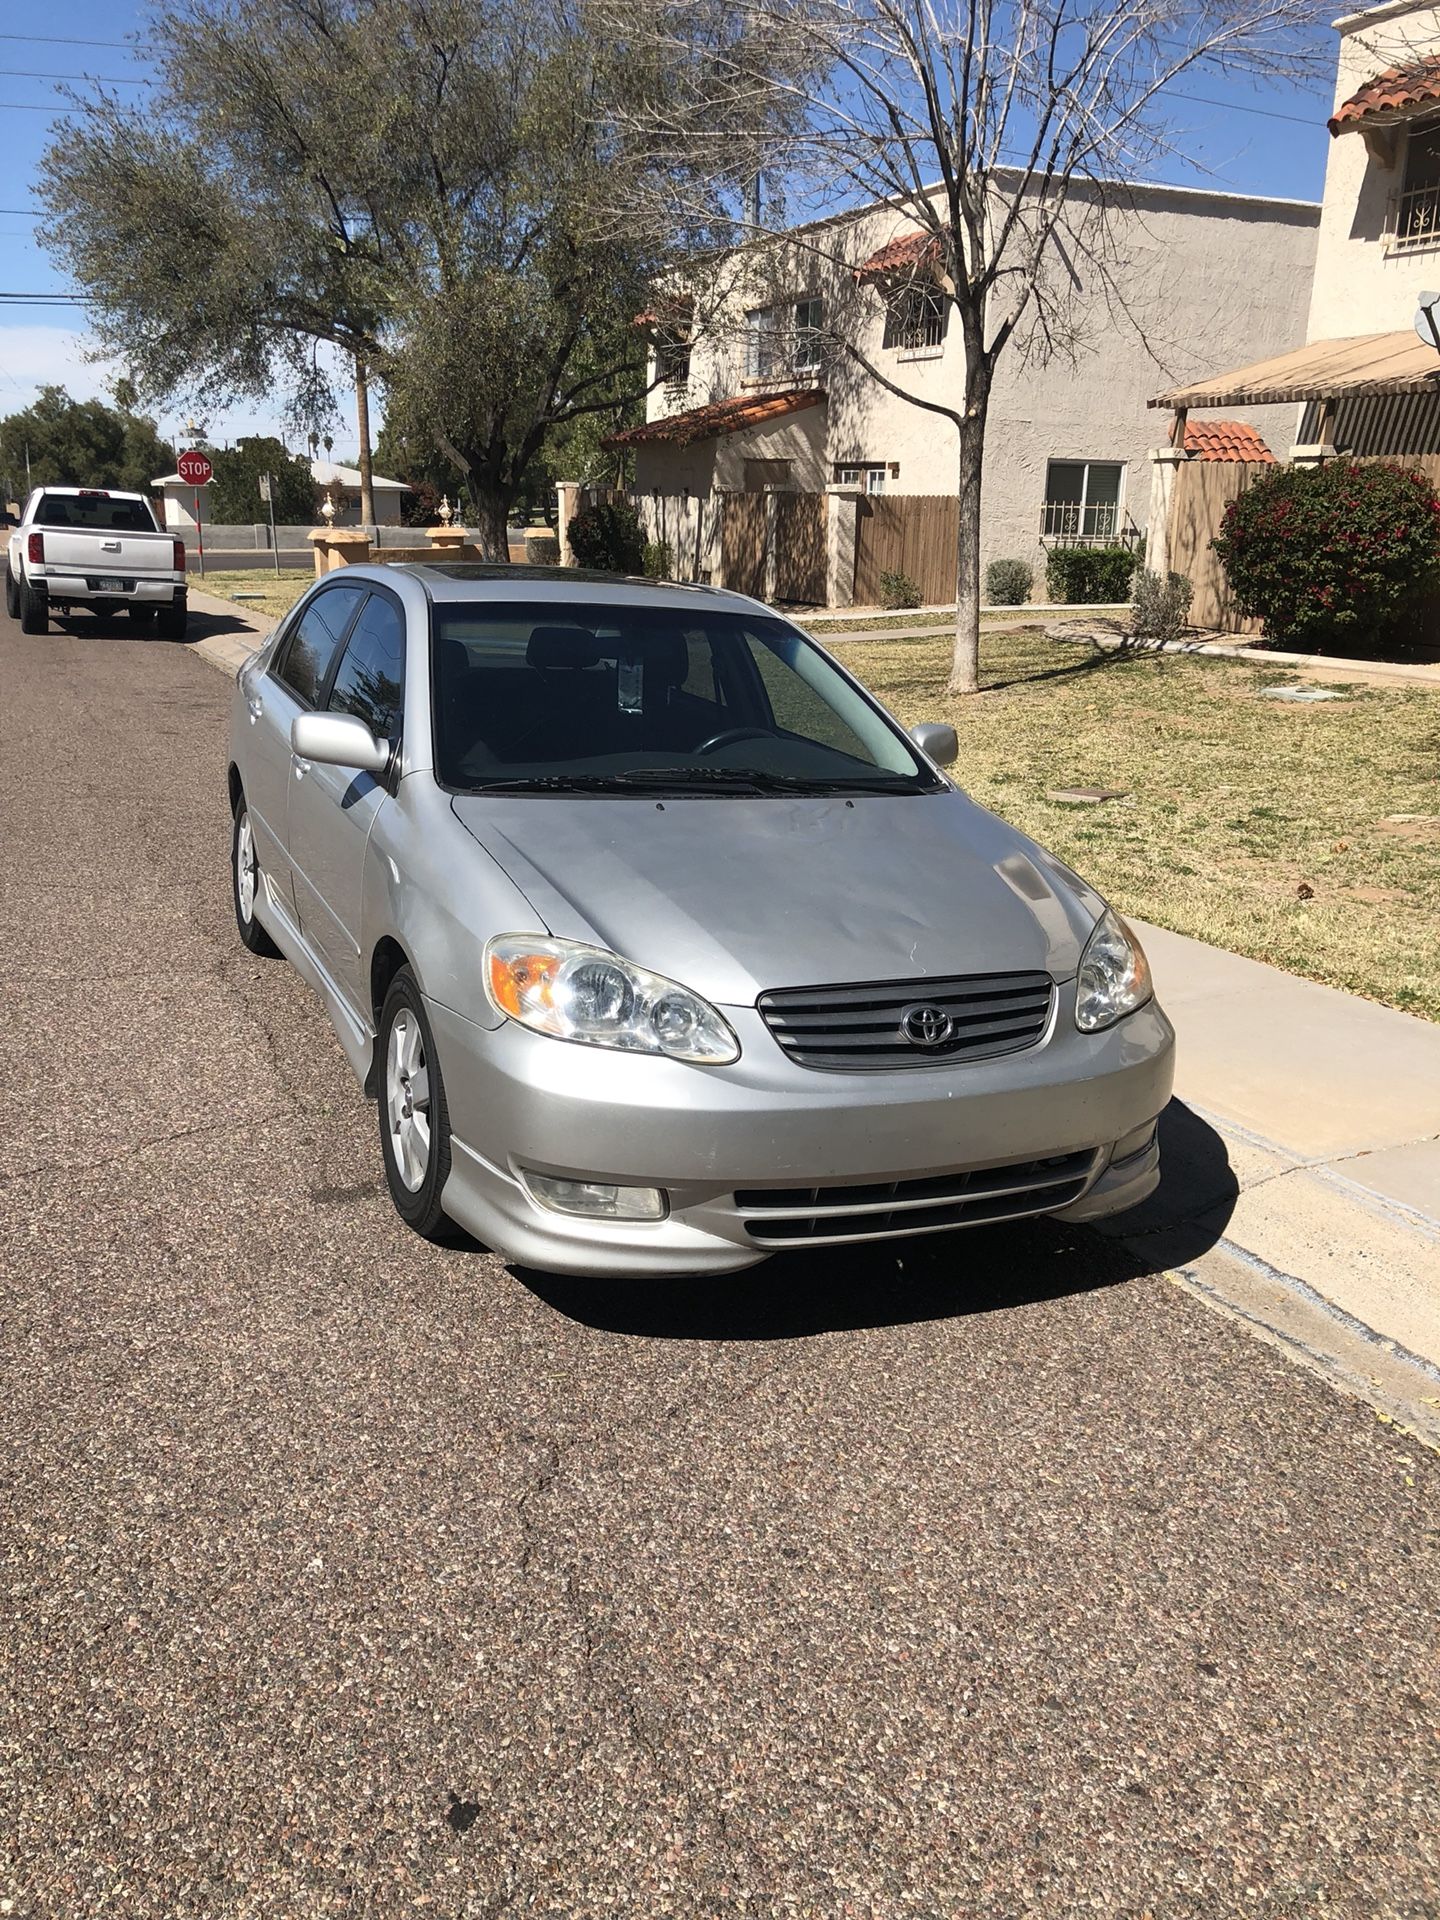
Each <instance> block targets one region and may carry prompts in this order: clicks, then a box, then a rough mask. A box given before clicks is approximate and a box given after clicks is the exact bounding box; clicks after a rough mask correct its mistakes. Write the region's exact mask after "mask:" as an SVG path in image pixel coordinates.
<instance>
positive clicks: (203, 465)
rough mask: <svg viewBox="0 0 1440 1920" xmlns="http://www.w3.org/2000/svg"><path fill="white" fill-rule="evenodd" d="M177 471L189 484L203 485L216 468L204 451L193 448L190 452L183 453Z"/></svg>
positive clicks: (177, 464) (193, 485) (177, 463)
mask: <svg viewBox="0 0 1440 1920" xmlns="http://www.w3.org/2000/svg"><path fill="white" fill-rule="evenodd" d="M175 471H176V472H177V473H178V474H179V475H180V478H181V479H182V480H184V481H185V482H187V484H188V485H190V486H192V487H203V486H204V485H205V482H206V481H207V480H208V479H209V478H210V477H211V475H212V474H213V473H214V471H215V469H214V467H212V466H211V464H210V462H209V461H208V460H207V459H206V457H205V455H204V454H203V453H196V452H195V451H194V449H193V448H192V449H191V451H190V452H189V453H182V454H181V456H180V458H179V460H178V461H177V462H176V466H175Z"/></svg>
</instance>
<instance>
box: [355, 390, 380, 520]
mask: <svg viewBox="0 0 1440 1920" xmlns="http://www.w3.org/2000/svg"><path fill="white" fill-rule="evenodd" d="M355 425H356V427H357V429H358V431H359V434H360V524H361V526H362V527H373V526H374V525H375V477H374V475H373V474H372V472H371V471H370V383H369V376H368V375H367V374H366V371H365V362H364V361H363V360H361V359H360V358H359V356H358V355H357V356H356V360H355Z"/></svg>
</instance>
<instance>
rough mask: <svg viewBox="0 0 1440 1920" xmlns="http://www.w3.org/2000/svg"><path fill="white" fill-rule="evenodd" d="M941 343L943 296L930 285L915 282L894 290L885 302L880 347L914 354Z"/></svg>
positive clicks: (943, 329)
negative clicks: (883, 333)
mask: <svg viewBox="0 0 1440 1920" xmlns="http://www.w3.org/2000/svg"><path fill="white" fill-rule="evenodd" d="M944 343H945V295H944V292H943V291H942V290H941V288H939V287H937V286H935V285H934V284H933V283H932V282H930V281H928V280H925V281H916V282H914V283H913V284H912V285H910V286H906V287H896V288H894V289H893V290H892V291H891V292H890V293H889V294H888V295H887V297H886V301H885V337H884V340H883V341H882V343H881V344H882V345H883V346H886V347H896V348H899V349H900V350H901V351H902V352H907V353H918V352H920V351H922V350H923V349H925V348H927V347H928V348H933V347H940V346H943V345H944Z"/></svg>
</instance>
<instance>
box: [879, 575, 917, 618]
mask: <svg viewBox="0 0 1440 1920" xmlns="http://www.w3.org/2000/svg"><path fill="white" fill-rule="evenodd" d="M880 604H881V606H882V607H884V608H885V610H886V612H887V613H898V612H899V610H900V608H901V607H918V606H919V604H920V589H919V587H917V586H916V584H915V582H914V581H913V580H912V579H911V578H910V576H909V574H908V573H882V574H881V576H880Z"/></svg>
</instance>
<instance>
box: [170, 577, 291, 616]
mask: <svg viewBox="0 0 1440 1920" xmlns="http://www.w3.org/2000/svg"><path fill="white" fill-rule="evenodd" d="M190 584H191V585H192V586H193V587H194V589H195V591H196V592H197V593H213V594H214V595H215V596H216V598H217V599H220V600H234V601H235V604H236V606H237V607H239V608H240V610H241V611H242V612H243V613H250V614H253V615H254V616H255V618H256V619H257V620H260V619H265V620H278V619H279V618H280V616H281V615H282V614H285V613H288V612H289V611H290V609H291V607H293V606H294V604H295V602H296V601H297V600H298V599H299V598H300V596H301V594H302V593H304V591H305V589H306V588H307V587H313V586H314V584H315V573H314V569H313V568H312V569H311V570H310V571H309V572H302V571H301V570H300V569H299V568H298V567H282V568H281V570H280V571H279V573H273V572H271V573H266V572H264V571H263V570H262V569H261V568H259V567H256V568H255V569H254V571H253V572H251V571H249V570H246V571H244V572H237V571H225V570H222V571H220V572H219V573H207V574H206V575H205V578H204V579H203V580H202V579H201V578H200V577H199V575H198V574H195V575H192V576H191V581H190ZM237 593H244V594H258V595H259V596H260V597H259V599H256V600H236V599H235V596H236V594H237Z"/></svg>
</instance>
